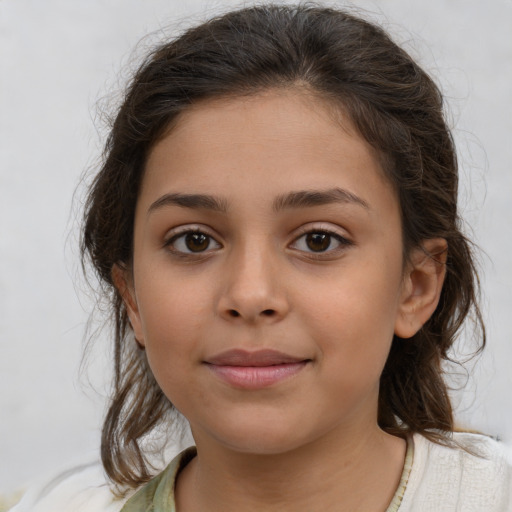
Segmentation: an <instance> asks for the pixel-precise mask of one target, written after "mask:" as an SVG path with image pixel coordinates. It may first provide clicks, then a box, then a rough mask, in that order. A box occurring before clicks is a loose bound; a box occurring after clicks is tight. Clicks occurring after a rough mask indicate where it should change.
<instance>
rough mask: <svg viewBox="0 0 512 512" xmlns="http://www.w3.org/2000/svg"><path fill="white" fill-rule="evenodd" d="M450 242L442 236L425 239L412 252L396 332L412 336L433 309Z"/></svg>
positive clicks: (407, 336)
mask: <svg viewBox="0 0 512 512" xmlns="http://www.w3.org/2000/svg"><path fill="white" fill-rule="evenodd" d="M447 251H448V244H447V243H446V240H445V239H443V238H432V239H429V240H425V241H424V242H423V243H422V244H421V246H420V247H418V248H416V249H413V251H412V252H411V254H410V258H409V260H410V261H409V264H408V268H407V270H406V272H405V274H404V278H403V284H402V294H401V298H400V304H399V309H398V314H397V318H396V322H395V334H396V335H397V336H398V337H400V338H411V337H412V336H414V335H415V334H416V333H417V332H418V331H419V330H420V329H421V328H422V327H423V325H424V324H425V323H426V322H427V321H428V319H429V318H430V317H431V316H432V314H433V313H434V311H435V309H436V307H437V304H438V303H439V298H440V296H441V290H442V288H443V282H444V277H445V273H446V257H447Z"/></svg>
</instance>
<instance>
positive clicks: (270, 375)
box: [205, 350, 311, 389]
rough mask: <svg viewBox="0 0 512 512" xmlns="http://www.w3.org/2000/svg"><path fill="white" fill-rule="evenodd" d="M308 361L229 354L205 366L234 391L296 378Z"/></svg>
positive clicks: (275, 355)
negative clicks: (233, 388) (235, 388)
mask: <svg viewBox="0 0 512 512" xmlns="http://www.w3.org/2000/svg"><path fill="white" fill-rule="evenodd" d="M310 361H311V360H310V359H301V358H297V357H294V356H291V355H288V354H283V353H281V352H277V351H274V350H260V351H257V352H247V351H244V350H229V351H227V352H223V353H221V354H218V355H216V356H214V357H212V358H209V359H208V360H207V361H205V364H206V365H207V366H208V368H209V369H210V370H211V371H212V372H213V373H214V374H215V375H216V376H217V377H219V378H220V379H221V380H223V381H224V382H226V383H227V384H229V385H231V386H233V387H237V388H241V389H262V388H266V387H269V386H272V385H273V384H277V383H278V382H281V381H283V380H286V379H288V378H290V377H292V376H294V375H296V374H298V373H299V372H300V371H301V370H302V369H303V368H304V367H305V366H306V365H307V363H308V362H310Z"/></svg>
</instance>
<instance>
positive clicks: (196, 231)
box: [164, 227, 222, 258]
mask: <svg viewBox="0 0 512 512" xmlns="http://www.w3.org/2000/svg"><path fill="white" fill-rule="evenodd" d="M187 235H203V236H204V237H206V239H207V240H208V245H207V246H206V250H204V251H197V252H194V251H189V252H187V251H182V250H179V249H176V247H175V244H176V242H177V241H178V240H179V239H180V238H183V240H184V243H186V242H185V237H186V236H187ZM212 241H213V242H214V244H216V245H218V246H219V247H222V246H221V244H220V243H219V242H217V240H215V238H214V237H213V236H212V235H210V234H208V233H206V232H205V231H204V229H203V228H200V227H193V228H185V229H183V230H182V231H179V232H178V233H174V234H173V235H172V236H171V237H170V238H169V239H167V240H165V242H164V248H166V249H168V250H169V251H170V252H172V253H173V255H174V256H177V257H180V258H190V257H195V258H200V257H204V256H206V255H207V254H208V253H210V252H211V249H210V250H208V249H209V248H210V246H211V245H212Z"/></svg>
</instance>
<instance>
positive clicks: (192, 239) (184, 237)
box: [165, 230, 222, 256]
mask: <svg viewBox="0 0 512 512" xmlns="http://www.w3.org/2000/svg"><path fill="white" fill-rule="evenodd" d="M165 247H167V248H168V249H169V250H170V251H171V252H173V253H174V254H176V255H182V256H186V255H191V254H201V253H210V252H211V251H212V250H216V249H220V248H221V247H222V246H221V245H220V244H219V242H217V240H215V238H213V237H212V236H210V235H207V234H206V233H203V232H202V231H192V230H191V231H185V232H182V233H180V234H178V235H175V236H173V237H172V238H171V239H170V240H169V241H168V242H166V243H165Z"/></svg>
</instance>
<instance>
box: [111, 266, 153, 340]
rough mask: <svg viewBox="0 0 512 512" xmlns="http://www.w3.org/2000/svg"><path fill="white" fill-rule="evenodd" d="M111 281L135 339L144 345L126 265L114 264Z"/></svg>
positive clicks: (133, 289)
mask: <svg viewBox="0 0 512 512" xmlns="http://www.w3.org/2000/svg"><path fill="white" fill-rule="evenodd" d="M112 281H113V282H114V286H115V287H116V288H117V291H118V292H119V294H120V295H121V297H122V298H123V302H124V305H125V307H126V312H127V313H128V319H129V320H130V325H131V327H132V330H133V334H134V335H135V341H136V342H137V343H138V344H139V346H141V347H144V346H145V344H144V335H143V330H142V322H141V318H140V313H139V307H138V305H137V297H136V296H135V287H134V285H133V278H132V276H131V272H130V271H129V270H128V269H127V268H126V267H124V266H120V265H118V264H115V265H114V266H113V268H112Z"/></svg>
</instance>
